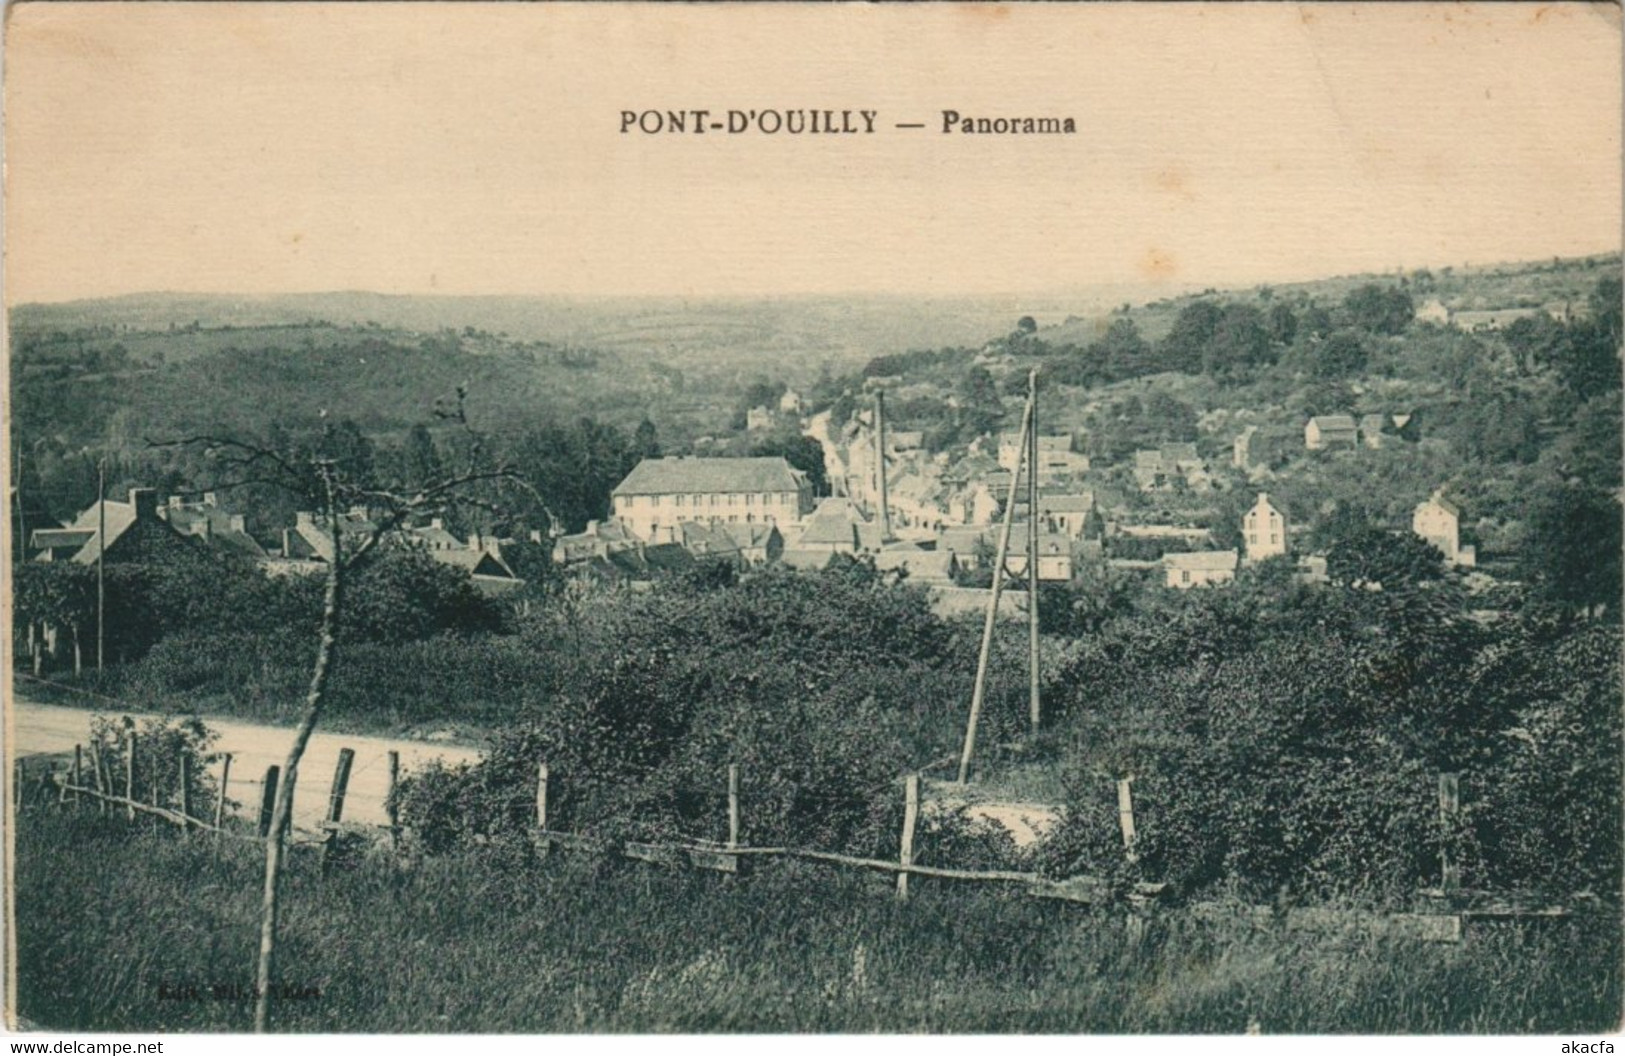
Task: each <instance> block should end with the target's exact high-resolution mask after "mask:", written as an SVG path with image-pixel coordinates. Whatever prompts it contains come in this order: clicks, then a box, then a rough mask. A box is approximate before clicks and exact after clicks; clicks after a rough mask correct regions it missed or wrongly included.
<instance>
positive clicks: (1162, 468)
mask: <svg viewBox="0 0 1625 1056" xmlns="http://www.w3.org/2000/svg"><path fill="white" fill-rule="evenodd" d="M1171 475H1172V471H1171V470H1170V468H1169V466H1168V464H1167V463H1166V462H1164V461H1163V458H1162V452H1161V451H1156V450H1152V449H1149V448H1147V449H1144V450H1140V451H1136V452H1134V483H1135V484H1137V485H1139V488H1140V490H1141V491H1156V490H1158V489H1160V488H1164V487H1167V486H1168V482H1169V478H1170V476H1171Z"/></svg>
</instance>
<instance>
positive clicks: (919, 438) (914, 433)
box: [887, 429, 925, 451]
mask: <svg viewBox="0 0 1625 1056" xmlns="http://www.w3.org/2000/svg"><path fill="white" fill-rule="evenodd" d="M887 439H888V440H890V441H891V446H892V447H894V448H897V449H898V450H899V451H908V450H912V449H913V448H916V447H919V446H920V445H921V444H923V443H924V442H925V433H924V432H923V431H922V430H919V429H899V430H897V431H896V432H892V433H888V434H887Z"/></svg>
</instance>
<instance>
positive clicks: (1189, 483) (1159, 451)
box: [1134, 443, 1208, 491]
mask: <svg viewBox="0 0 1625 1056" xmlns="http://www.w3.org/2000/svg"><path fill="white" fill-rule="evenodd" d="M1134 483H1135V484H1137V485H1138V486H1139V488H1140V490H1141V491H1165V490H1168V489H1171V488H1173V487H1174V486H1175V485H1183V486H1184V487H1188V488H1192V489H1195V490H1201V489H1205V488H1206V487H1207V485H1208V475H1207V464H1206V463H1205V462H1204V461H1203V460H1202V457H1201V456H1200V455H1198V454H1197V453H1196V445H1195V444H1191V443H1173V444H1164V445H1162V447H1160V448H1145V449H1143V450H1140V451H1136V452H1134Z"/></svg>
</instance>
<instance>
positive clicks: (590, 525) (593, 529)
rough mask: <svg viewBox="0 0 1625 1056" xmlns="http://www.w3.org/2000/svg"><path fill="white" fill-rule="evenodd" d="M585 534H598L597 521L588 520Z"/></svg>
mask: <svg viewBox="0 0 1625 1056" xmlns="http://www.w3.org/2000/svg"><path fill="white" fill-rule="evenodd" d="M587 534H588V535H597V534H598V522H597V521H588V522H587Z"/></svg>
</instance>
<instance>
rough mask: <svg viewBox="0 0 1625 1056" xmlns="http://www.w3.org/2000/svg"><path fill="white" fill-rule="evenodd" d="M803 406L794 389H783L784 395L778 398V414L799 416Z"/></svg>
mask: <svg viewBox="0 0 1625 1056" xmlns="http://www.w3.org/2000/svg"><path fill="white" fill-rule="evenodd" d="M804 406H805V405H804V404H803V403H802V401H801V394H800V393H799V392H797V391H796V390H795V389H785V390H784V395H782V396H780V397H779V413H781V414H796V415H799V414H800V413H801V412H802V410H803V408H804Z"/></svg>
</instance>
